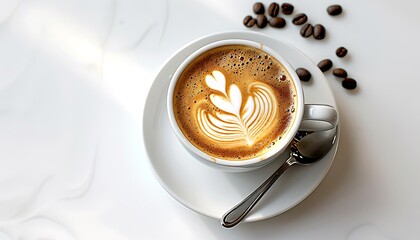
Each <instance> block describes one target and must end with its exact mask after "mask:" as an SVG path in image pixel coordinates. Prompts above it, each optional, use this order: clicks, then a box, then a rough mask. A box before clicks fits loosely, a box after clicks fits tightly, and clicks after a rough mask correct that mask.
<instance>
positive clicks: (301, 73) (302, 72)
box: [296, 68, 312, 82]
mask: <svg viewBox="0 0 420 240" xmlns="http://www.w3.org/2000/svg"><path fill="white" fill-rule="evenodd" d="M296 74H297V75H298V77H299V79H300V80H301V81H304V82H307V81H309V80H310V79H311V76H312V75H311V73H310V72H309V71H308V70H306V69H305V68H298V69H296Z"/></svg>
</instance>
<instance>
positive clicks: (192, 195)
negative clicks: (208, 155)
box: [143, 32, 339, 222]
mask: <svg viewBox="0 0 420 240" xmlns="http://www.w3.org/2000/svg"><path fill="white" fill-rule="evenodd" d="M231 38H242V39H249V40H254V41H258V42H261V43H262V44H267V45H269V46H270V47H272V48H273V49H274V50H277V51H279V53H280V54H281V55H283V56H284V58H285V59H287V60H288V61H289V63H290V64H291V65H292V66H293V67H294V68H295V69H296V68H298V67H304V68H306V69H308V70H309V71H310V72H311V73H312V79H311V81H310V82H308V83H303V89H304V93H305V102H306V103H321V104H329V105H331V106H334V107H335V108H336V109H337V106H336V103H335V100H334V97H333V94H332V92H331V89H330V87H329V85H328V83H327V79H326V78H325V76H324V75H323V73H322V72H321V71H320V70H319V69H318V67H317V66H316V65H315V64H314V63H313V62H312V61H311V60H310V59H309V58H308V57H307V56H306V55H305V54H303V53H302V52H301V51H299V50H298V49H296V48H295V47H293V46H292V45H290V44H289V43H286V42H284V41H280V40H278V39H274V38H271V37H269V36H267V35H263V34H260V33H255V32H227V33H218V34H214V35H210V36H206V37H204V38H201V39H199V40H196V41H194V42H192V43H189V44H188V45H186V47H184V48H183V49H182V50H180V51H179V52H177V53H176V54H174V55H173V56H172V57H171V58H170V59H169V60H168V61H167V62H166V63H165V64H164V65H163V67H162V69H161V71H160V72H159V73H158V75H157V76H156V79H155V81H154V83H153V85H152V87H151V89H150V91H149V94H148V96H147V101H146V105H145V108H144V119H143V134H144V136H143V137H144V142H145V146H146V150H147V153H148V159H149V161H150V166H151V168H152V169H153V171H154V174H155V176H156V178H157V179H158V180H159V182H160V183H161V185H162V186H163V187H164V188H165V189H166V191H167V192H168V193H169V194H170V195H171V196H172V197H174V198H175V199H176V200H178V201H179V202H180V203H182V204H183V205H185V206H186V207H188V208H190V209H192V210H194V211H196V212H198V213H201V214H203V215H206V216H209V217H213V218H218V219H220V218H221V217H222V215H223V214H224V213H225V212H226V211H227V210H229V209H230V208H231V207H233V206H234V205H235V204H236V203H238V202H239V201H241V200H242V199H243V198H245V197H246V196H247V195H248V194H249V193H251V192H252V191H253V190H254V189H255V188H256V187H258V186H259V185H260V184H261V183H262V182H263V181H264V180H265V179H266V178H267V177H268V176H269V175H270V174H271V173H272V172H273V171H274V170H275V169H276V168H277V167H278V166H279V165H280V164H281V163H282V162H284V160H285V159H286V158H287V157H288V153H285V154H283V155H282V156H281V157H280V158H279V160H278V161H274V162H273V163H271V164H269V165H268V166H265V167H263V168H261V169H258V170H255V171H251V172H245V173H226V172H221V171H219V170H215V169H212V168H210V167H208V166H206V165H204V164H202V163H200V162H199V161H198V160H195V159H194V158H193V157H191V155H189V154H188V153H187V151H186V150H185V149H184V148H183V146H182V145H181V143H179V142H178V140H177V138H176V136H175V134H174V133H173V130H172V129H171V126H170V124H169V120H168V116H167V112H166V91H167V88H168V84H169V80H170V76H171V74H173V73H174V72H175V70H176V68H177V67H178V65H179V64H180V63H181V61H182V60H183V59H184V58H185V57H186V56H188V55H190V54H191V53H192V52H194V51H195V50H196V49H198V48H200V47H202V46H203V45H206V44H207V43H210V42H213V41H217V40H221V39H231ZM338 139H339V136H337V141H336V144H335V145H334V147H333V149H332V150H331V151H330V152H329V153H328V154H327V155H326V156H325V157H324V158H323V159H322V160H321V161H319V162H317V163H316V164H314V165H312V166H309V167H300V166H295V167H293V168H291V169H290V170H288V171H287V172H286V173H285V174H284V175H283V176H282V177H281V178H280V179H279V181H277V183H276V184H275V185H274V186H273V187H272V189H271V190H270V191H269V192H268V193H267V194H266V195H265V196H264V198H263V199H262V200H261V201H260V203H259V204H258V205H257V206H256V207H255V208H254V210H253V211H252V212H251V213H250V215H249V216H248V217H247V218H246V219H245V222H254V221H259V220H264V219H267V218H270V217H273V216H276V215H278V214H281V213H283V212H285V211H287V210H288V209H290V208H292V207H294V206H295V205H297V204H298V203H300V202H301V201H303V200H304V199H305V198H306V197H307V196H308V195H309V194H310V193H311V192H312V191H313V190H314V189H315V188H316V187H317V186H318V185H319V184H320V182H321V181H322V179H323V178H324V176H325V175H326V173H327V172H328V170H329V168H330V166H331V164H332V162H333V160H334V156H335V153H336V151H337V147H338V145H337V144H338V142H339V141H338Z"/></svg>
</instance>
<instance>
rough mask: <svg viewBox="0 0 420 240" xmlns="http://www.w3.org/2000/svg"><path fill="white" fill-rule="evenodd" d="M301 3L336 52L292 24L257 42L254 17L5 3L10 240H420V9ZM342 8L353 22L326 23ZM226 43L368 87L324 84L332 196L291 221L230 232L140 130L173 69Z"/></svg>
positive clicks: (2, 196) (324, 186)
mask: <svg viewBox="0 0 420 240" xmlns="http://www.w3.org/2000/svg"><path fill="white" fill-rule="evenodd" d="M289 2H290V3H292V4H294V5H295V12H294V14H296V13H298V12H304V13H306V14H307V15H308V16H309V19H310V21H311V23H322V24H323V25H324V26H325V27H326V29H327V37H326V38H325V39H324V40H322V41H317V40H314V39H304V38H302V37H300V35H299V33H298V32H299V27H297V26H294V25H293V24H291V17H290V16H286V17H285V18H286V20H287V26H286V27H285V28H284V29H273V28H269V27H267V28H265V29H257V28H253V29H246V28H245V27H244V26H243V25H242V19H243V18H244V16H246V15H248V14H251V15H252V5H253V3H254V2H253V1H241V0H234V1H233V0H232V1H226V0H224V1H222V0H214V1H205V0H196V1H193V0H177V1H169V0H168V1H164V0H156V1H152V0H148V1H147V0H143V1H136V0H91V1H81V0H74V1H58V0H56V1H49V0H20V1H13V0H1V1H0V6H2V7H1V8H0V239H2V240H3V239H173V238H176V239H255V238H258V239H279V238H282V239H348V240H360V239H395V240H398V239H401V240H402V239H420V230H419V228H418V226H419V225H420V207H419V203H420V191H419V183H420V181H419V180H420V176H419V174H418V172H419V169H420V161H419V155H420V148H419V147H418V143H419V141H418V140H417V138H418V135H419V134H420V128H419V124H418V123H419V121H420V108H419V107H418V103H420V96H419V94H418V91H419V88H420V80H419V67H418V66H417V65H418V64H419V61H418V56H420V48H419V47H418V45H419V42H420V34H419V31H418V29H419V26H420V16H419V14H418V9H419V7H420V5H419V4H418V3H417V2H416V1H409V0H402V1H379V0H373V1H362V0H354V1H338V2H333V1H327V0H317V1H304V0H293V1H289ZM264 3H265V5H266V7H268V5H269V3H271V1H264ZM332 3H340V4H341V5H342V6H343V8H344V12H343V14H342V15H340V16H338V17H331V16H329V15H328V14H327V13H326V8H327V6H329V5H330V4H332ZM229 30H248V31H258V32H261V33H265V34H267V35H270V36H273V37H279V38H282V39H285V40H287V41H289V42H291V43H293V44H294V45H295V46H296V47H298V48H299V49H301V50H302V51H303V52H305V53H306V54H307V55H308V56H310V57H311V59H312V60H313V61H314V62H318V61H319V60H321V59H324V58H331V59H332V60H333V62H334V64H335V66H337V67H343V68H345V69H346V70H347V71H348V72H349V74H350V76H351V77H353V78H355V79H356V80H357V81H358V84H359V87H358V88H357V90H355V91H348V90H345V89H343V88H342V87H341V84H340V82H339V81H338V79H337V78H335V77H333V76H332V74H331V71H329V72H327V73H326V76H327V78H328V81H329V84H330V86H331V88H332V90H333V93H334V96H335V98H336V101H337V105H338V108H339V112H340V118H341V119H340V120H341V139H340V145H339V148H338V153H337V156H336V158H335V161H334V164H333V166H332V168H331V169H330V171H329V173H328V174H327V176H326V177H325V179H324V181H323V182H322V183H321V185H320V186H319V187H318V188H317V189H316V190H315V191H314V192H313V193H312V194H311V195H310V196H309V197H308V198H307V199H306V200H305V201H303V202H302V203H301V204H299V205H298V206H296V207H295V208H293V209H291V210H290V211H288V212H286V213H284V214H281V215H280V216H277V217H275V218H272V219H269V220H265V221H261V222H256V223H250V224H243V225H239V226H238V227H236V228H234V229H230V230H226V229H223V228H222V227H221V226H220V223H219V221H218V220H216V219H212V218H208V217H205V216H201V215H199V214H197V213H195V212H192V211H190V210H189V209H187V208H185V207H184V206H182V205H181V204H179V203H178V202H177V201H176V200H174V199H173V198H172V197H171V196H170V195H169V194H168V193H166V192H165V190H164V189H163V188H162V187H161V186H160V184H159V183H158V181H157V180H156V179H155V177H154V176H153V173H152V171H151V169H150V166H149V164H148V160H147V155H146V152H145V148H144V145H143V139H142V129H141V127H142V116H143V108H144V104H145V100H146V97H147V93H148V90H149V88H150V86H151V85H152V83H153V80H154V76H155V75H156V74H157V73H158V71H159V69H160V67H161V66H162V65H163V63H164V62H165V61H166V59H168V58H169V57H170V56H171V55H172V54H174V53H175V52H176V51H177V50H178V49H180V48H181V47H182V46H184V45H185V44H187V43H188V42H190V41H193V40H195V39H196V38H199V37H202V36H204V35H207V34H211V33H215V32H220V31H229ZM342 45H343V46H346V47H347V48H348V50H349V55H348V56H346V57H345V58H343V59H338V58H337V57H335V56H334V52H335V49H336V48H337V47H339V46H342ZM162 148H164V146H162Z"/></svg>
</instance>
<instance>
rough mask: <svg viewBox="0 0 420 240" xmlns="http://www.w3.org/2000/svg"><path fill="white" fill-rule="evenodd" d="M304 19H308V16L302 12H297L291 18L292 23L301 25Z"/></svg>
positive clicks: (304, 21)
mask: <svg viewBox="0 0 420 240" xmlns="http://www.w3.org/2000/svg"><path fill="white" fill-rule="evenodd" d="M306 21H308V16H306V14H304V13H299V14H298V15H296V16H295V17H294V18H293V20H292V23H293V24H295V25H302V24H304V23H306Z"/></svg>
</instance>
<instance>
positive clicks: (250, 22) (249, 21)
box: [243, 15, 257, 28]
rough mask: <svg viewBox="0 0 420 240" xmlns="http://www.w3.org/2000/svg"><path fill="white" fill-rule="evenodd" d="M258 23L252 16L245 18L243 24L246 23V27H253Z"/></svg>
mask: <svg viewBox="0 0 420 240" xmlns="http://www.w3.org/2000/svg"><path fill="white" fill-rule="evenodd" d="M256 22H257V21H256V20H255V19H254V18H253V17H251V16H249V15H248V16H246V17H245V18H244V21H243V23H244V25H245V26H246V27H249V28H250V27H253V26H254V25H255V23H256Z"/></svg>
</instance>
